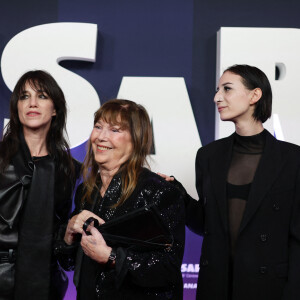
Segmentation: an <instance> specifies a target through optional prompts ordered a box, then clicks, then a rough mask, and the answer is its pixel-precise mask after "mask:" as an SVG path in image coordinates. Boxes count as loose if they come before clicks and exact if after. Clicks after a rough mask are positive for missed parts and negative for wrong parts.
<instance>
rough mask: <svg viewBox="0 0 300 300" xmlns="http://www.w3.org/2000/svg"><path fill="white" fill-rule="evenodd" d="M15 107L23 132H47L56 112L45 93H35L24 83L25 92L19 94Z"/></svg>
mask: <svg viewBox="0 0 300 300" xmlns="http://www.w3.org/2000/svg"><path fill="white" fill-rule="evenodd" d="M17 107H18V116H19V120H20V122H21V124H22V125H23V128H24V132H26V131H27V130H40V129H43V130H46V131H47V132H48V130H49V128H50V124H51V121H52V117H53V116H55V115H56V111H55V108H54V104H53V101H52V99H50V98H49V96H48V95H47V94H46V93H45V92H43V91H35V90H34V89H33V88H32V87H31V86H30V84H29V83H26V84H25V90H24V91H23V92H22V93H21V94H20V97H19V100H18V103H17Z"/></svg>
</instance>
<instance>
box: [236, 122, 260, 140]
mask: <svg viewBox="0 0 300 300" xmlns="http://www.w3.org/2000/svg"><path fill="white" fill-rule="evenodd" d="M234 125H235V131H236V133H237V134H238V135H241V136H251V135H256V134H259V133H261V132H262V131H263V130H264V127H263V125H262V122H261V121H257V120H254V119H251V120H250V121H245V122H242V121H241V122H237V123H235V124H234Z"/></svg>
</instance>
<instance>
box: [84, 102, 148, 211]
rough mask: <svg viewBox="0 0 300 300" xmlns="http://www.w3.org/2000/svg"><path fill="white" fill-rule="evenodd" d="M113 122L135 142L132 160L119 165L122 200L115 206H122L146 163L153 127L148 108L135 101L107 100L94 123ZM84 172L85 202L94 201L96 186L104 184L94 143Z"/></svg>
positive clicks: (86, 158) (97, 112)
mask: <svg viewBox="0 0 300 300" xmlns="http://www.w3.org/2000/svg"><path fill="white" fill-rule="evenodd" d="M99 120H102V121H105V122H106V123H108V124H111V125H118V126H120V128H122V129H126V130H128V131H129V133H130V135H131V141H132V145H133V150H132V153H131V155H130V157H129V159H128V160H127V161H126V162H125V163H124V164H123V165H122V166H121V167H120V169H119V173H121V180H122V192H121V198H120V201H119V202H118V203H117V204H116V205H114V207H117V206H119V205H121V204H122V203H123V202H124V201H125V200H126V199H128V197H129V196H130V195H131V194H132V192H133V191H134V189H135V187H136V185H137V181H138V176H139V174H140V171H141V170H142V167H143V166H144V165H148V164H147V160H146V159H147V155H148V154H149V153H150V149H151V146H152V128H151V123H150V119H149V116H148V113H147V111H146V109H145V108H144V107H143V106H142V105H139V104H137V103H135V102H133V101H130V100H123V99H112V100H109V101H107V102H106V103H104V104H103V105H102V106H101V107H100V108H99V109H98V110H97V111H96V113H95V116H94V125H95V124H96V123H97V122H98V121H99ZM82 175H83V180H84V186H85V191H86V192H85V194H84V197H83V199H82V201H83V202H84V201H86V200H87V201H88V202H91V201H92V200H91V194H92V191H93V189H94V188H95V187H96V188H99V186H98V184H99V183H100V186H101V178H100V176H99V165H98V164H97V162H96V161H95V158H94V153H93V149H92V145H91V142H90V141H89V143H88V150H87V153H86V156H85V159H84V162H83V167H82Z"/></svg>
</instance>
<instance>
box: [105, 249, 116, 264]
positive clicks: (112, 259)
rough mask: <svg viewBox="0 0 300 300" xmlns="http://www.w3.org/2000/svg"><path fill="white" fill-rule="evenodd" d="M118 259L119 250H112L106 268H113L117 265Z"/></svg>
mask: <svg viewBox="0 0 300 300" xmlns="http://www.w3.org/2000/svg"><path fill="white" fill-rule="evenodd" d="M116 258H117V249H116V248H111V251H110V254H109V256H108V259H107V263H106V266H107V267H108V268H111V267H113V266H114V265H115V263H116Z"/></svg>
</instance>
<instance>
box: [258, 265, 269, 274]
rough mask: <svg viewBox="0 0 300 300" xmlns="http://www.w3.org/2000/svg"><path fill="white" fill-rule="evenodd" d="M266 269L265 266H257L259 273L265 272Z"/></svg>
mask: <svg viewBox="0 0 300 300" xmlns="http://www.w3.org/2000/svg"><path fill="white" fill-rule="evenodd" d="M267 271H268V268H267V267H265V266H263V267H260V268H259V273H260V274H266V273H267Z"/></svg>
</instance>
